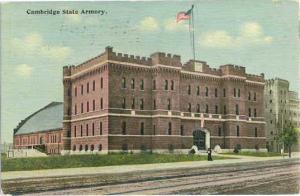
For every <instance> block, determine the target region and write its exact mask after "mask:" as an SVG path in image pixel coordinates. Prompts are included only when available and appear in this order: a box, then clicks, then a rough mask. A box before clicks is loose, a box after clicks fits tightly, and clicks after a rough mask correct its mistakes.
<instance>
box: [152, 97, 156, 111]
mask: <svg viewBox="0 0 300 196" xmlns="http://www.w3.org/2000/svg"><path fill="white" fill-rule="evenodd" d="M153 110H156V100H155V99H153Z"/></svg>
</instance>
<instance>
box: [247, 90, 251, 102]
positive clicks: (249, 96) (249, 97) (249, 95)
mask: <svg viewBox="0 0 300 196" xmlns="http://www.w3.org/2000/svg"><path fill="white" fill-rule="evenodd" d="M248 100H249V101H250V100H251V93H250V92H249V93H248Z"/></svg>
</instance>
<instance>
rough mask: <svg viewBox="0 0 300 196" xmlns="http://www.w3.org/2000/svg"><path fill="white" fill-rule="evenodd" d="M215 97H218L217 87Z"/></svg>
mask: <svg viewBox="0 0 300 196" xmlns="http://www.w3.org/2000/svg"><path fill="white" fill-rule="evenodd" d="M215 97H218V89H217V88H216V89H215Z"/></svg>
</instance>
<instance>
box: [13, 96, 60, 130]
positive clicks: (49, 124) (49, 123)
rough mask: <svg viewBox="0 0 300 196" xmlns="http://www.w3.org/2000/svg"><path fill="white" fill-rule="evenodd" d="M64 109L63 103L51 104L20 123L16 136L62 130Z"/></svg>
mask: <svg viewBox="0 0 300 196" xmlns="http://www.w3.org/2000/svg"><path fill="white" fill-rule="evenodd" d="M63 115H64V108H63V103H62V102H51V103H50V104H48V105H46V106H45V107H43V108H42V109H40V110H38V111H36V112H35V113H33V114H32V115H30V116H28V117H27V118H25V119H24V120H22V121H21V123H19V125H18V126H17V127H16V128H15V130H14V134H15V135H19V134H28V133H34V132H40V131H49V130H56V129H61V128H62V127H63V124H62V122H63Z"/></svg>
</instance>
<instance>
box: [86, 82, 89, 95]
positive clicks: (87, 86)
mask: <svg viewBox="0 0 300 196" xmlns="http://www.w3.org/2000/svg"><path fill="white" fill-rule="evenodd" d="M86 92H87V93H89V92H90V83H87V84H86Z"/></svg>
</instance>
